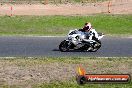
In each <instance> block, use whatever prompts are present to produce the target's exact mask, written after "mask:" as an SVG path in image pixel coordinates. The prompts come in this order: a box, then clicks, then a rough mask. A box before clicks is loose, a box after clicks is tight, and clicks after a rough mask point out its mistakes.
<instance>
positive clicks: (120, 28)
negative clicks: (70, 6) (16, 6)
mask: <svg viewBox="0 0 132 88" xmlns="http://www.w3.org/2000/svg"><path fill="white" fill-rule="evenodd" d="M87 21H88V22H91V23H92V25H93V27H94V28H95V29H96V30H97V31H98V32H103V33H105V34H110V35H114V34H118V35H120V34H123V35H124V34H125V35H131V34H132V15H90V16H13V17H9V16H1V17H0V35H66V34H67V32H68V31H69V30H71V29H75V28H77V29H79V28H82V27H83V25H84V23H85V22H87Z"/></svg>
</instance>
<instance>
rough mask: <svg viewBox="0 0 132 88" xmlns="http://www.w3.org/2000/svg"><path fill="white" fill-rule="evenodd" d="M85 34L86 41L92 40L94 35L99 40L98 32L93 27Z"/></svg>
mask: <svg viewBox="0 0 132 88" xmlns="http://www.w3.org/2000/svg"><path fill="white" fill-rule="evenodd" d="M84 35H85V36H86V37H85V38H84V39H83V40H84V41H87V42H89V41H91V40H92V39H93V37H95V38H96V39H97V40H99V36H98V33H97V32H96V31H95V29H91V30H90V31H89V32H84Z"/></svg>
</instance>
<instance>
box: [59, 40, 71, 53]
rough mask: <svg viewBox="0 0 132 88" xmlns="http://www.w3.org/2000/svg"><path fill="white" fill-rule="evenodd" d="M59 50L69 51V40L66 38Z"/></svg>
mask: <svg viewBox="0 0 132 88" xmlns="http://www.w3.org/2000/svg"><path fill="white" fill-rule="evenodd" d="M59 50H60V51H61V52H66V51H69V48H68V41H66V40H64V41H62V42H61V43H60V45H59Z"/></svg>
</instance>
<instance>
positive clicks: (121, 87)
mask: <svg viewBox="0 0 132 88" xmlns="http://www.w3.org/2000/svg"><path fill="white" fill-rule="evenodd" d="M131 87H132V83H128V84H120V83H119V84H85V85H78V84H77V83H76V82H55V83H49V84H46V83H45V84H41V85H35V86H33V88H131Z"/></svg>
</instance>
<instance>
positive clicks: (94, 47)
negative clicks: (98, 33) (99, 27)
mask: <svg viewBox="0 0 132 88" xmlns="http://www.w3.org/2000/svg"><path fill="white" fill-rule="evenodd" d="M100 47H101V41H100V40H98V41H97V43H96V44H94V45H93V49H91V50H89V51H90V52H96V51H97V50H98V49H99V48H100Z"/></svg>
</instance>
